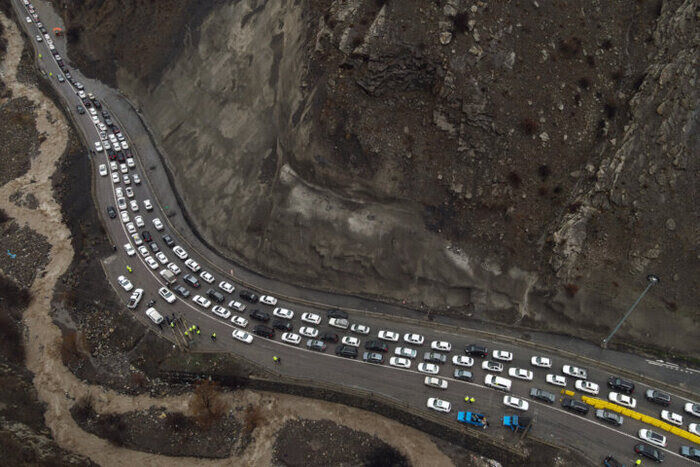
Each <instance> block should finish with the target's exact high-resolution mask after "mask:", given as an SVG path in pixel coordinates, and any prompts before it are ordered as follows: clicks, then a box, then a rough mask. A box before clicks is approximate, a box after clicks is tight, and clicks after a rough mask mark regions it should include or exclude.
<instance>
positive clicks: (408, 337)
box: [403, 332, 425, 345]
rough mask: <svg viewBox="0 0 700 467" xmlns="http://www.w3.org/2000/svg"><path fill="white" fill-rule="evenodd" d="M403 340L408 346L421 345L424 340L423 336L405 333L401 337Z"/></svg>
mask: <svg viewBox="0 0 700 467" xmlns="http://www.w3.org/2000/svg"><path fill="white" fill-rule="evenodd" d="M403 340H404V342H406V343H408V344H413V345H423V342H424V341H425V338H424V337H423V336H421V335H420V334H415V333H410V332H407V333H406V334H404V335H403Z"/></svg>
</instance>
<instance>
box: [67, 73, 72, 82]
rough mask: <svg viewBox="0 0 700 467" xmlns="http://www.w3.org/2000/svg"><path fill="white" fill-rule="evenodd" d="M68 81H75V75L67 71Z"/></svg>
mask: <svg viewBox="0 0 700 467" xmlns="http://www.w3.org/2000/svg"><path fill="white" fill-rule="evenodd" d="M66 79H67V80H69V81H70V80H72V79H73V75H71V74H70V71H66Z"/></svg>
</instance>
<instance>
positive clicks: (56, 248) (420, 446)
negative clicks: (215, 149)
mask: <svg viewBox="0 0 700 467" xmlns="http://www.w3.org/2000/svg"><path fill="white" fill-rule="evenodd" d="M0 21H1V22H2V24H3V26H4V29H5V37H6V39H7V53H6V55H5V59H4V62H3V63H0V72H2V76H3V79H4V81H5V83H6V85H7V86H8V88H10V89H11V90H12V94H13V98H17V97H22V96H24V97H26V98H27V99H29V100H31V101H33V102H34V103H35V104H36V106H37V111H36V113H37V130H38V131H39V132H40V133H41V134H43V135H44V136H46V138H45V140H44V141H43V142H42V143H41V146H40V148H39V155H38V156H37V157H36V158H35V159H33V160H32V161H31V168H30V170H29V172H28V173H27V174H25V175H24V176H22V177H20V178H17V179H15V180H12V181H10V182H8V183H7V184H5V185H3V186H2V187H0V206H2V208H3V209H5V211H6V212H7V214H8V215H9V216H11V217H12V218H14V219H15V220H16V221H17V222H18V223H19V224H20V225H27V226H28V227H30V228H31V229H33V230H35V231H36V232H38V233H40V234H42V235H44V236H45V237H46V238H47V240H48V242H49V243H50V244H51V251H50V253H49V262H48V264H47V265H46V267H45V269H44V271H43V273H41V274H38V275H37V278H36V280H35V281H34V284H33V285H32V287H31V290H32V295H33V300H32V302H31V303H30V305H29V307H28V309H27V310H26V311H25V313H24V318H23V321H24V324H25V326H26V329H27V333H26V343H25V345H26V354H27V361H26V364H27V368H28V369H29V370H30V371H32V372H33V373H34V385H35V387H36V389H37V392H38V394H39V399H40V400H42V401H43V402H45V403H46V404H47V410H46V414H45V419H46V424H47V426H48V427H49V428H50V429H51V431H52V433H53V436H54V438H55V439H56V441H57V442H58V444H59V445H60V446H61V447H63V448H65V449H68V450H71V451H75V452H78V453H80V454H82V455H84V456H87V457H89V458H90V459H92V460H93V461H94V462H96V463H98V464H101V465H117V464H118V465H128V464H132V465H138V464H141V465H149V466H161V465H162V466H170V465H172V464H173V462H174V460H173V458H171V457H167V456H159V455H155V454H148V453H143V452H138V451H132V450H129V449H125V448H119V447H116V446H114V445H112V444H111V443H109V442H107V441H105V440H103V439H100V438H98V437H96V436H94V435H91V434H89V433H87V432H85V431H83V430H82V429H80V427H78V425H77V424H76V423H75V422H74V420H73V418H72V417H71V415H70V408H71V407H72V405H73V404H74V401H75V400H77V399H79V398H81V397H83V396H86V395H90V396H92V398H93V400H94V406H95V410H96V411H97V412H98V413H107V412H110V413H122V412H128V411H134V410H145V409H148V408H150V407H164V408H165V409H166V410H168V411H182V412H187V404H188V400H189V395H181V396H173V397H163V398H152V397H149V396H145V395H142V396H136V397H130V396H125V395H123V394H118V393H115V392H114V391H110V390H107V389H105V388H102V387H100V386H95V385H89V384H85V383H83V382H82V381H80V380H78V379H77V378H76V377H75V375H73V374H72V373H71V372H70V371H69V370H68V369H67V368H66V367H65V366H64V365H63V363H62V361H61V357H60V350H59V348H60V340H61V332H60V330H59V328H58V327H57V326H56V325H55V324H54V323H53V322H52V319H51V317H50V315H49V311H50V309H51V307H50V302H51V297H52V295H53V290H54V286H55V284H56V281H57V280H58V278H59V277H60V276H61V275H62V274H63V273H64V272H65V271H66V269H67V268H68V267H69V266H70V264H71V261H72V259H73V249H72V246H71V242H70V231H69V230H68V228H67V227H66V226H65V225H64V224H63V222H62V217H61V210H60V207H59V206H58V204H57V203H56V202H55V200H54V198H53V190H52V187H51V180H50V177H51V175H52V174H53V172H54V171H55V169H56V166H57V163H58V161H59V159H60V157H61V155H62V154H63V152H64V151H65V149H66V145H67V143H68V138H67V135H68V125H67V123H66V121H65V118H64V116H63V114H62V113H61V112H60V111H59V110H58V109H57V108H56V107H55V106H54V104H53V102H52V101H51V100H50V99H48V98H47V97H46V96H44V95H43V94H42V93H41V92H40V91H39V90H38V89H36V88H34V87H31V86H26V85H25V84H23V83H20V82H18V81H17V66H18V65H19V61H20V57H21V54H22V47H23V39H22V36H21V35H20V33H19V31H18V29H17V27H16V25H15V24H14V23H13V22H12V21H10V20H9V19H8V18H7V17H5V16H4V15H3V14H2V13H0ZM17 190H21V191H23V192H24V193H31V194H33V195H34V196H35V197H36V199H37V200H38V202H39V207H38V208H37V209H34V210H32V209H28V208H24V207H19V206H17V205H15V204H14V203H12V202H10V201H9V196H10V195H11V194H12V193H14V192H16V191H17ZM226 397H227V398H229V400H230V402H231V404H232V405H234V404H235V405H240V404H241V403H246V404H253V405H260V406H261V407H262V409H263V415H264V417H265V420H266V423H265V424H263V425H262V426H260V427H259V428H258V429H257V430H256V431H255V432H254V433H253V435H254V437H255V441H254V442H253V443H251V444H250V446H249V447H248V449H247V450H246V452H245V453H244V454H243V456H239V457H236V458H230V459H225V460H205V459H198V458H178V459H177V463H183V464H184V463H186V464H188V465H232V464H236V465H260V466H263V465H269V464H270V462H271V456H272V445H273V443H274V439H275V432H276V430H277V429H278V428H279V427H280V426H282V424H283V423H284V422H285V421H286V420H288V419H291V418H294V417H303V418H310V419H328V420H332V421H334V422H337V421H338V420H343V425H345V426H347V427H349V428H352V429H356V430H359V431H363V432H366V433H369V434H372V435H376V436H378V437H379V438H381V439H382V440H384V441H385V442H387V443H388V444H390V445H392V446H394V447H396V448H398V449H399V450H400V451H401V452H402V453H403V454H405V455H406V456H407V457H408V459H409V460H410V461H411V463H412V464H413V465H417V466H420V465H431V466H442V465H452V462H451V461H450V460H449V458H448V457H447V456H445V455H444V454H443V453H442V452H441V451H440V450H439V449H438V448H437V446H436V445H435V444H434V443H433V442H432V441H431V440H430V439H429V437H428V436H427V435H425V434H424V433H422V432H420V431H418V430H414V429H412V428H408V427H406V426H404V425H401V424H399V423H397V422H394V421H392V420H390V419H387V418H384V417H380V416H377V415H374V414H372V413H370V412H366V411H361V410H357V409H353V408H350V407H346V406H343V405H340V404H332V403H327V402H322V401H317V400H310V399H305V398H301V397H295V396H287V395H279V394H273V393H265V392H254V391H248V390H242V391H236V392H232V393H227V394H226Z"/></svg>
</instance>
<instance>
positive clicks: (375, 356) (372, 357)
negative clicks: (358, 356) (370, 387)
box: [362, 352, 384, 364]
mask: <svg viewBox="0 0 700 467" xmlns="http://www.w3.org/2000/svg"><path fill="white" fill-rule="evenodd" d="M362 360H364V361H366V362H367V363H378V364H382V363H384V355H382V354H380V353H377V352H365V353H364V354H362Z"/></svg>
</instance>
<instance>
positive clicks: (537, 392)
mask: <svg viewBox="0 0 700 467" xmlns="http://www.w3.org/2000/svg"><path fill="white" fill-rule="evenodd" d="M530 397H532V398H533V399H538V400H541V401H543V402H547V403H548V404H553V403H554V401H555V400H556V399H557V396H555V395H554V394H552V393H551V392H549V391H545V390H544V389H537V388H530Z"/></svg>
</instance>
